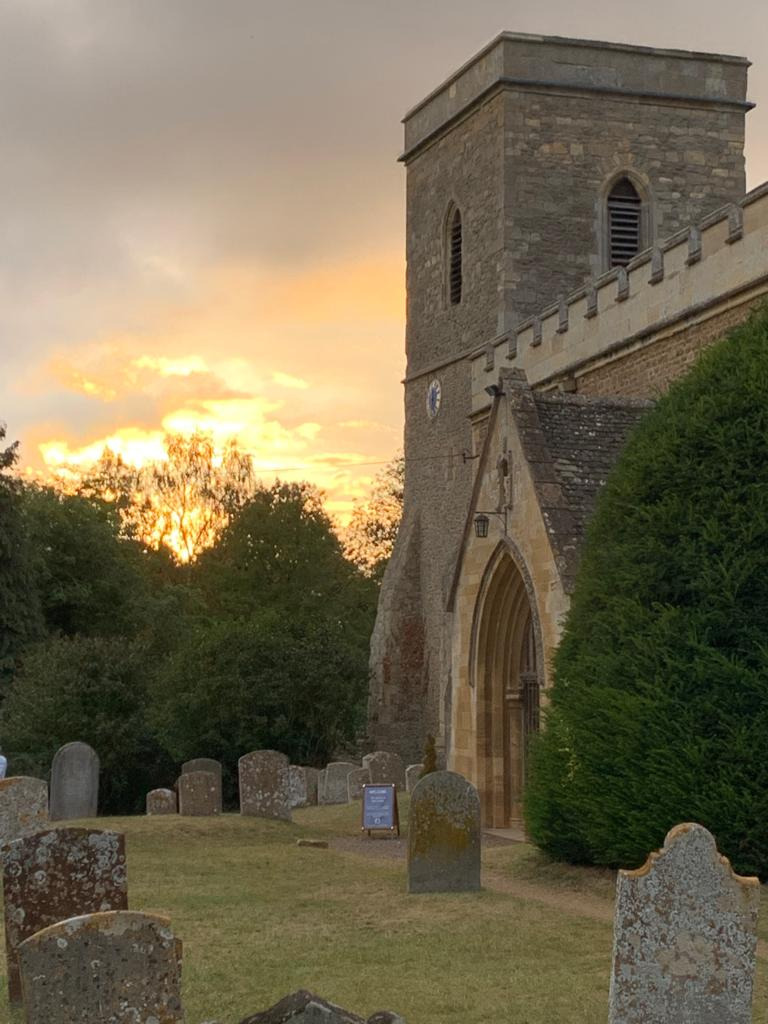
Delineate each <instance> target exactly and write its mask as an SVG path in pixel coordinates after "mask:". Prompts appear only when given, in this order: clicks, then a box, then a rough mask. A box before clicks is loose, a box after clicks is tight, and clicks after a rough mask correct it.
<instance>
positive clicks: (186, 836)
mask: <svg viewBox="0 0 768 1024" xmlns="http://www.w3.org/2000/svg"><path fill="white" fill-rule="evenodd" d="M404 802H405V801H404ZM403 810H405V808H404V809H403ZM358 813H359V812H358V809H357V808H355V807H347V806H344V807H333V808H331V807H323V808H310V809H306V810H303V811H299V812H297V813H296V815H295V819H296V820H295V823H294V824H290V825H289V824H279V823H272V822H265V821H260V820H256V819H241V818H240V817H239V816H238V815H224V816H223V817H221V818H219V819H201V818H197V819H195V818H111V819H100V820H99V823H98V824H99V825H100V826H101V827H105V828H116V829H119V830H122V831H124V832H125V833H126V837H127V839H126V842H127V852H128V878H129V898H130V906H131V908H132V909H135V910H148V911H155V912H163V913H167V914H169V915H170V917H171V918H172V921H173V927H174V930H175V932H176V934H177V935H178V936H180V937H181V938H182V939H183V942H184V1004H185V1008H186V1016H187V1024H200V1022H201V1021H204V1020H217V1021H220V1022H221V1024H236V1022H238V1021H239V1020H240V1019H241V1018H242V1017H244V1016H246V1014H248V1013H253V1012H255V1011H257V1010H260V1009H264V1008H266V1007H267V1006H269V1005H271V1004H272V1003H273V1002H275V1001H277V1000H278V999H279V998H281V997H282V996H284V995H286V994H287V993H288V992H291V991H293V990H295V989H297V988H309V989H312V990H313V991H316V992H318V993H319V994H321V995H323V996H324V997H325V998H327V999H331V1000H333V1001H334V1002H337V1003H340V1004H341V1005H342V1006H345V1007H347V1008H349V1009H351V1010H355V1011H356V1012H358V1013H361V1014H363V1015H367V1014H370V1013H372V1012H373V1011H374V1010H376V1009H382V1008H388V1009H394V1010H397V1011H398V1012H399V1013H401V1014H403V1015H404V1016H405V1017H406V1018H407V1020H408V1024H490V1022H491V1021H497V1020H514V1021H515V1022H516V1024H559V1022H563V1024H566V1022H567V1024H593V1022H594V1024H597V1022H602V1021H604V1020H605V1019H606V1012H607V994H608V974H609V969H610V957H611V924H610V908H611V902H612V896H613V880H612V878H611V875H610V873H609V872H592V871H589V870H588V869H577V868H569V867H564V866H562V865H554V864H551V863H549V862H547V861H546V860H545V858H543V857H542V856H541V855H540V854H539V853H538V852H537V851H535V850H533V849H532V848H531V847H529V846H526V845H523V844H516V845H509V846H503V847H492V848H489V849H487V850H486V851H485V854H484V865H485V866H486V867H487V876H486V877H487V880H488V885H487V887H486V888H485V889H484V891H483V892H480V893H460V894H445V895H430V896H409V895H407V893H406V892H405V864H404V862H403V861H401V860H397V859H379V858H377V857H371V856H363V855H361V854H358V853H354V852H347V851H342V850H336V849H329V850H316V849H307V848H299V847H297V846H296V840H297V839H298V838H301V837H310V836H315V837H319V838H330V837H332V836H338V835H345V836H353V835H359V832H358ZM406 817H407V815H406V814H403V818H404V819H405V818H406ZM385 841H386V840H371V842H385ZM518 883H519V885H518ZM516 885H518V888H519V889H520V892H519V893H515V891H514V889H515V886H516ZM560 903H562V905H559V904H560ZM766 914H768V908H766ZM762 927H763V928H764V929H765V930H766V932H768V921H765V920H764V922H763V926H762ZM761 966H763V965H762V963H761ZM762 973H764V972H762V971H759V972H758V991H757V995H756V1000H755V1018H754V1019H755V1022H756V1024H768V1012H766V1005H767V1004H768V1000H766V986H765V985H764V983H763V981H762V977H761V974H762ZM3 981H4V979H3ZM22 1019H23V1018H22V1015H21V1014H20V1013H18V1012H13V1013H12V1012H11V1011H10V1010H9V1009H8V1006H7V1003H6V1002H5V988H4V987H3V990H2V994H1V995H0V1021H9V1022H11V1024H21V1022H22Z"/></svg>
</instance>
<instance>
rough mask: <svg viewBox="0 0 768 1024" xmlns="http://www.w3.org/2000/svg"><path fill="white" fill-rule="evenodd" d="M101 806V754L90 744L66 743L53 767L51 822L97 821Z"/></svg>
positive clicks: (54, 760) (55, 757) (57, 753)
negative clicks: (92, 819) (95, 819)
mask: <svg viewBox="0 0 768 1024" xmlns="http://www.w3.org/2000/svg"><path fill="white" fill-rule="evenodd" d="M98 807H99V755H98V754H97V753H96V751H95V750H94V749H93V747H89V746H88V744H87V743H80V742H79V741H76V742H75V743H65V744H64V746H63V747H59V749H58V750H57V751H56V754H55V756H54V758H53V765H52V767H51V821H70V820H71V819H72V818H95V817H96V815H97V814H98Z"/></svg>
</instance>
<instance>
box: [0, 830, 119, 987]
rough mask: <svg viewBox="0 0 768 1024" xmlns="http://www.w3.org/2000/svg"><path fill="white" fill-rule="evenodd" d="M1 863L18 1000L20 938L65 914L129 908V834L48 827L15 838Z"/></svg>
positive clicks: (10, 982)
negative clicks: (126, 836)
mask: <svg viewBox="0 0 768 1024" xmlns="http://www.w3.org/2000/svg"><path fill="white" fill-rule="evenodd" d="M2 863H3V899H4V909H5V950H6V959H7V963H8V992H9V997H10V1001H11V1002H12V1003H19V1002H20V1001H21V979H20V976H19V965H18V959H17V950H18V948H19V944H20V943H21V942H23V941H24V940H25V939H28V938H29V936H30V935H34V933H35V932H37V931H40V929H41V928H47V927H48V925H50V924H54V923H55V922H56V921H62V920H64V918H68V917H76V916H77V915H80V914H92V913H96V912H97V911H101V910H127V909H128V885H127V881H126V876H125V839H124V837H123V836H122V835H121V834H120V833H119V832H108V831H104V830H101V829H88V828H52V829H46V830H44V831H42V832H36V833H35V834H34V835H31V836H25V837H24V838H23V839H17V840H16V841H15V842H13V843H11V844H10V845H9V846H8V847H6V849H5V850H4V851H3V856H2Z"/></svg>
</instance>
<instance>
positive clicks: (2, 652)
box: [0, 424, 44, 693]
mask: <svg viewBox="0 0 768 1024" xmlns="http://www.w3.org/2000/svg"><path fill="white" fill-rule="evenodd" d="M5 435H6V428H5V427H4V426H3V425H2V424H0V693H1V692H2V691H3V690H4V689H5V687H6V686H7V685H8V682H9V681H10V677H11V675H12V672H13V668H14V665H15V662H16V659H17V658H18V656H19V654H20V653H21V651H22V650H23V648H24V647H25V646H26V645H27V644H28V643H30V642H32V641H33V640H35V639H39V638H40V637H41V636H42V635H43V631H44V627H43V618H42V614H41V611H40V603H39V600H38V595H37V591H36V589H35V586H34V573H33V567H32V557H31V549H30V544H29V540H28V536H27V531H26V528H25V522H24V515H23V510H22V503H21V496H22V489H21V485H20V483H19V481H18V480H17V479H16V478H14V477H13V475H12V470H13V467H14V465H15V463H16V461H17V458H18V442H14V443H13V444H11V445H9V446H8V447H3V444H2V442H4V439H5Z"/></svg>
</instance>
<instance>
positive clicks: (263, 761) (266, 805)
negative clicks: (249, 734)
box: [238, 750, 291, 821]
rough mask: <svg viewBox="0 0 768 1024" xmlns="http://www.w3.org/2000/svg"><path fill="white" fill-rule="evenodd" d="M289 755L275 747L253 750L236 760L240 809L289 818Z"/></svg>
mask: <svg viewBox="0 0 768 1024" xmlns="http://www.w3.org/2000/svg"><path fill="white" fill-rule="evenodd" d="M289 767H290V766H289V763H288V758H287V757H286V756H285V754H281V753H279V752H278V751H277V750H254V751H251V753H250V754H244V755H243V756H242V757H241V758H240V760H239V761H238V775H239V779H240V813H241V814H244V815H249V816H252V817H257V818H276V819H278V820H281V821H290V820H291V792H290V771H289Z"/></svg>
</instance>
